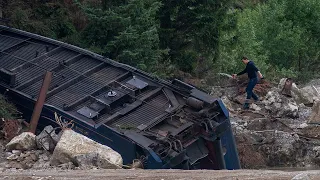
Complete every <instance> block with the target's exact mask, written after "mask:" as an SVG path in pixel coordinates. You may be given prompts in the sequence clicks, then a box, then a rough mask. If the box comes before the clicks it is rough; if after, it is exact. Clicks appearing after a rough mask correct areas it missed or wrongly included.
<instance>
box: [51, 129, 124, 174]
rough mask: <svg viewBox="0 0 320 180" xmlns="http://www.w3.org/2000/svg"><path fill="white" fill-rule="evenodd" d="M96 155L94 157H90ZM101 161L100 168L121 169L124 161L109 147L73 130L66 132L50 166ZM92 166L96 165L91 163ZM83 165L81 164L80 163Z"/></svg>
mask: <svg viewBox="0 0 320 180" xmlns="http://www.w3.org/2000/svg"><path fill="white" fill-rule="evenodd" d="M93 152H94V153H95V155H94V156H92V155H90V154H92V153H93ZM96 159H97V160H99V163H98V165H100V166H101V167H100V168H105V169H115V168H121V166H122V163H123V160H122V157H121V155H120V154H119V153H118V152H116V151H114V150H113V149H111V148H110V147H108V146H105V145H102V144H99V143H97V142H95V141H93V140H91V139H89V138H87V137H85V136H83V135H81V134H79V133H76V132H74V131H72V130H64V132H63V133H62V136H61V138H60V141H59V142H58V144H57V146H56V148H55V149H54V152H53V155H52V157H51V160H50V164H51V165H53V166H57V165H59V164H64V163H68V162H73V163H74V164H78V165H79V162H86V163H88V161H90V160H91V161H92V160H96ZM90 164H95V165H97V163H93V162H91V163H90ZM80 165H81V163H80Z"/></svg>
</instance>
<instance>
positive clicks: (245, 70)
mask: <svg viewBox="0 0 320 180" xmlns="http://www.w3.org/2000/svg"><path fill="white" fill-rule="evenodd" d="M246 72H247V67H246V68H245V69H244V70H243V71H241V72H239V73H238V74H232V78H236V76H239V75H242V74H244V73H246Z"/></svg>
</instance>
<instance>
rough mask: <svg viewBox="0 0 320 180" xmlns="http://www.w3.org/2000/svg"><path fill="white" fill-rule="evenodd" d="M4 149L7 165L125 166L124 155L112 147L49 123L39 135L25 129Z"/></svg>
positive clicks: (60, 166)
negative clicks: (58, 129) (57, 130)
mask: <svg viewBox="0 0 320 180" xmlns="http://www.w3.org/2000/svg"><path fill="white" fill-rule="evenodd" d="M3 150H4V151H3V152H4V159H3V160H2V163H1V165H0V166H1V167H4V168H7V169H12V168H13V169H52V168H54V169H57V168H58V169H92V168H101V169H116V168H122V157H121V156H120V154H119V153H117V152H116V151H114V150H112V149H111V148H110V147H108V146H104V145H101V144H99V143H97V142H95V141H93V140H91V139H89V138H87V137H85V136H83V135H80V134H78V133H76V132H74V131H72V130H63V131H60V133H58V134H56V133H55V129H54V128H53V127H52V126H47V127H45V128H44V130H43V131H42V132H41V133H40V134H39V135H38V136H35V135H34V134H32V133H30V132H23V133H21V134H20V135H18V136H16V137H14V138H13V139H12V140H11V141H10V142H9V143H8V144H7V145H6V146H5V147H3ZM52 152H53V154H51V153H52Z"/></svg>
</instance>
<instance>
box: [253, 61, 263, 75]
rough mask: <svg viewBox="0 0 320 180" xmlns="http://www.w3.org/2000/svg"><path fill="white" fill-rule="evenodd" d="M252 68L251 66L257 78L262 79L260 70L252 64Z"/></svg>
mask: <svg viewBox="0 0 320 180" xmlns="http://www.w3.org/2000/svg"><path fill="white" fill-rule="evenodd" d="M252 66H253V69H254V70H255V71H256V72H257V73H258V76H259V78H260V79H262V78H263V76H262V74H261V72H260V70H259V69H258V68H257V67H256V66H255V65H254V64H252Z"/></svg>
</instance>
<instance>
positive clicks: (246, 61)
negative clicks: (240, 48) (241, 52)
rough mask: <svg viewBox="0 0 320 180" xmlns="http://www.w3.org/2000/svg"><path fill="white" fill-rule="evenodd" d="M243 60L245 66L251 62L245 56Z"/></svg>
mask: <svg viewBox="0 0 320 180" xmlns="http://www.w3.org/2000/svg"><path fill="white" fill-rule="evenodd" d="M241 60H242V62H243V63H244V64H247V63H248V62H249V59H248V58H247V57H245V56H243V57H242V59H241Z"/></svg>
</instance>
